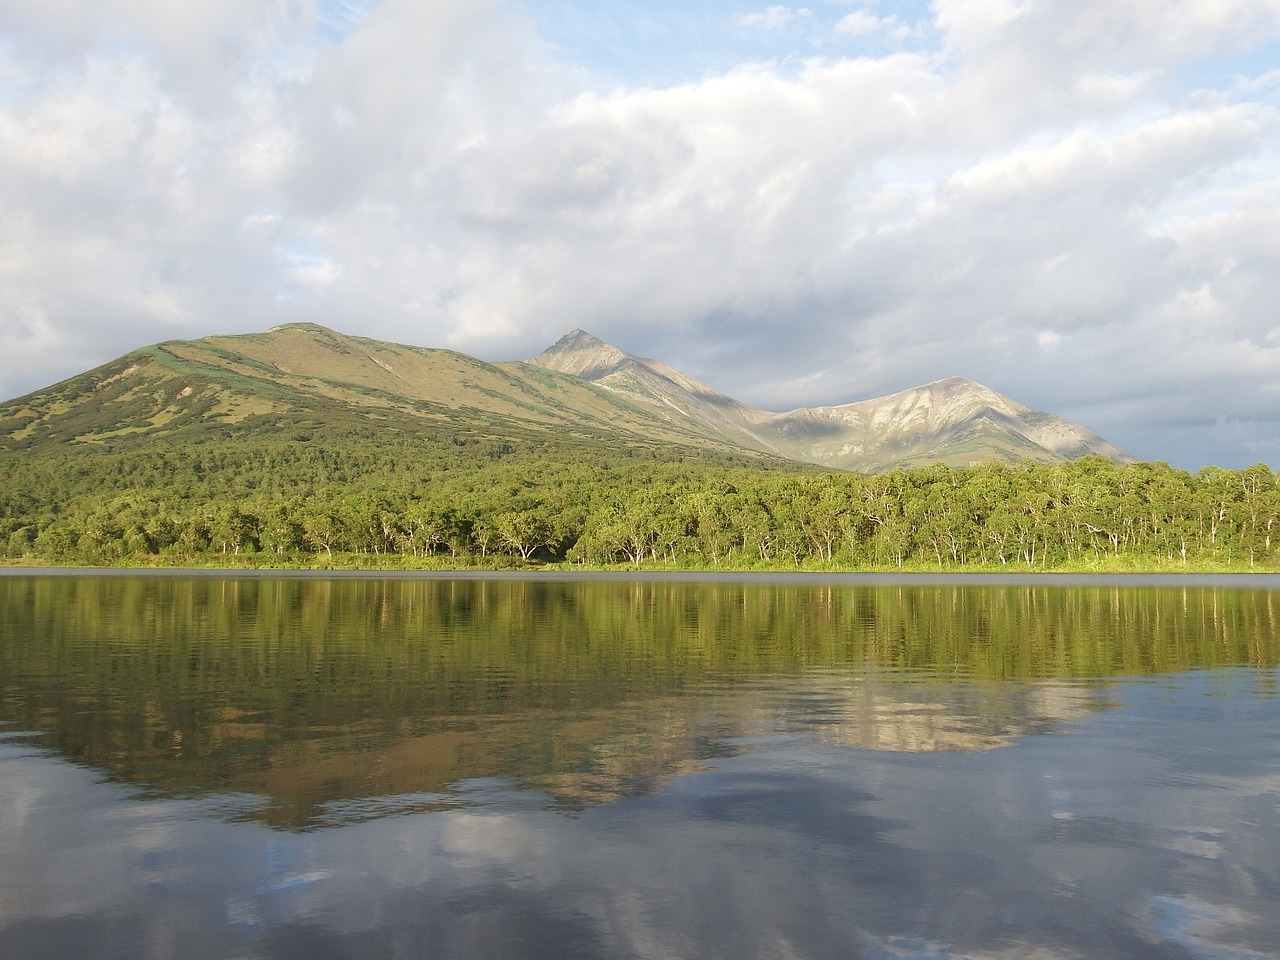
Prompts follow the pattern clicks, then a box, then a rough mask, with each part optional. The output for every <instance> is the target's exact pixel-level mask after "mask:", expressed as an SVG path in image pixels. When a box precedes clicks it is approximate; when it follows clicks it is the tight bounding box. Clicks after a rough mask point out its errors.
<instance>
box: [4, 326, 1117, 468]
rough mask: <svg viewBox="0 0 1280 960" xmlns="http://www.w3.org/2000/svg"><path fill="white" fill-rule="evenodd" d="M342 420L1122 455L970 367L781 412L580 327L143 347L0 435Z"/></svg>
mask: <svg viewBox="0 0 1280 960" xmlns="http://www.w3.org/2000/svg"><path fill="white" fill-rule="evenodd" d="M343 431H359V432H361V433H362V434H364V435H376V434H377V433H378V432H380V431H390V432H396V433H399V434H405V435H409V436H421V437H431V438H435V439H440V438H454V439H456V440H460V441H465V440H468V439H472V440H486V441H494V442H499V443H501V442H507V441H513V440H532V441H537V442H541V443H565V442H576V443H586V444H606V445H608V446H610V447H611V448H615V449H617V448H619V447H630V448H635V449H648V450H654V451H660V452H663V453H675V454H677V455H680V454H681V453H683V454H686V455H712V454H714V455H719V456H749V457H751V458H753V459H760V458H762V457H764V458H784V459H787V460H793V461H800V462H804V463H811V464H819V465H823V466H827V467H836V468H840V469H845V470H858V471H867V472H874V471H881V470H886V469H891V468H893V467H897V466H912V465H917V464H922V463H929V462H939V461H940V462H944V463H947V464H951V465H961V464H968V463H972V462H975V461H980V460H984V459H987V458H991V457H995V458H998V459H1001V460H1008V461H1012V460H1022V459H1029V460H1035V461H1038V462H1055V461H1058V460H1062V459H1069V458H1074V457H1077V456H1080V455H1082V454H1086V453H1101V454H1103V455H1104V456H1107V457H1110V458H1112V459H1113V460H1117V461H1123V460H1126V459H1128V458H1127V457H1126V456H1125V454H1124V453H1122V452H1121V451H1119V450H1117V449H1116V448H1115V447H1113V446H1111V445H1110V444H1108V443H1107V442H1106V441H1105V440H1102V438H1100V437H1098V436H1096V435H1095V434H1092V433H1090V432H1089V431H1087V430H1085V429H1084V428H1083V427H1080V426H1077V425H1076V424H1072V423H1069V422H1067V421H1065V420H1062V419H1061V418H1058V417H1054V416H1052V415H1050V414H1046V413H1037V412H1034V411H1031V410H1029V409H1027V408H1026V407H1023V406H1021V405H1020V404H1017V403H1014V402H1013V401H1012V400H1009V399H1008V398H1006V397H1002V396H1001V395H1000V394H998V393H995V392H994V391H992V390H989V389H987V388H986V387H983V386H981V385H979V384H976V383H972V382H970V381H967V380H962V379H959V378H953V379H950V380H940V381H938V382H936V383H931V384H928V385H926V386H923V387H916V388H913V389H911V390H907V391H903V392H902V393H898V394H894V395H893V396H891V397H881V398H879V399H875V400H863V401H860V402H858V403H850V404H845V405H842V406H831V407H811V408H801V409H797V410H792V411H790V412H787V413H771V412H769V411H765V410H759V409H756V408H754V407H751V406H748V405H746V404H743V403H740V402H739V401H737V400H734V399H732V398H731V397H727V396H725V395H723V394H721V393H718V392H716V391H715V390H713V389H712V388H711V387H709V386H707V385H706V384H704V383H701V382H699V381H697V380H695V379H694V378H692V377H689V376H687V375H685V374H683V373H681V372H680V371H678V370H676V369H674V368H672V367H670V366H667V365H666V364H664V363H661V362H659V361H656V360H647V359H643V358H640V357H635V356H632V355H631V354H628V353H625V352H624V351H622V350H620V349H618V348H617V347H614V346H611V345H609V344H607V343H604V342H603V341H601V340H599V339H597V338H595V337H593V336H591V335H590V334H588V333H586V332H584V331H581V330H575V331H573V332H572V333H570V334H569V335H567V336H566V337H564V338H562V339H561V340H560V341H559V342H558V343H556V344H555V345H554V346H552V347H551V348H549V349H548V350H547V351H545V352H544V353H542V354H541V355H539V356H538V357H535V358H534V359H533V360H530V361H527V362H522V361H514V362H503V363H485V362H483V361H480V360H477V359H475V358H473V357H468V356H466V355H464V354H461V353H457V352H454V351H452V350H441V349H429V348H425V347H412V346H405V345H402V344H394V343H386V342H383V341H379V340H372V339H368V338H365V337H352V336H346V335H344V334H341V333H337V332H335V331H333V330H329V329H327V328H325V327H321V326H318V325H315V324H306V323H303V324H286V325H283V326H279V327H274V328H272V329H270V330H268V331H266V332H264V333H252V334H243V335H239V336H213V337H206V338H204V339H201V340H174V341H168V342H165V343H160V344H156V345H154V346H150V347H144V348H142V349H140V350H135V351H133V352H132V353H129V354H126V355H125V356H123V357H120V358H119V359H117V360H114V361H112V362H111V363H108V364H104V365H103V366H101V367H98V368H96V369H94V370H90V371H88V372H87V373H84V374H81V375H80V376H77V377H72V378H70V379H68V380H64V381H62V382H61V383H58V384H54V385H53V386H50V387H47V388H45V389H43V390H38V391H36V392H34V393H31V394H28V395H26V396H24V397H19V398H17V399H16V400H12V401H9V402H8V403H4V404H0V450H6V449H7V450H39V449H42V448H46V447H53V446H61V445H69V446H71V447H76V448H88V449H92V448H95V447H98V448H102V447H113V448H114V447H117V446H121V445H128V446H134V445H145V444H148V443H154V442H156V441H167V440H183V441H187V440H191V441H217V440H220V439H226V438H229V437H233V436H235V437H244V436H252V435H255V434H265V435H271V436H275V437H281V436H283V437H286V438H296V439H299V440H306V439H311V438H312V437H323V436H337V435H339V434H341V433H342V432H343Z"/></svg>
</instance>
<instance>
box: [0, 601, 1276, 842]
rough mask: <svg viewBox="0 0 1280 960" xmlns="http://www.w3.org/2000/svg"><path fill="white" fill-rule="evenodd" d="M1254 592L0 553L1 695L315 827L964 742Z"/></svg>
mask: <svg viewBox="0 0 1280 960" xmlns="http://www.w3.org/2000/svg"><path fill="white" fill-rule="evenodd" d="M1277 613H1278V611H1277V607H1276V604H1275V602H1274V596H1273V593H1272V592H1270V591H1266V590H1259V591H1250V590H1221V589H1211V588H1161V589H1148V590H1129V589H1125V588H1123V587H1072V588H1061V587H1043V586H1034V585H1032V586H985V587H972V586H961V585H925V586H904V585H901V584H899V585H893V586H833V585H816V586H808V585H806V586H795V585H778V584H759V585H753V584H750V583H732V584H708V583H680V582H584V581H573V580H567V581H533V580H494V581H485V580H447V579H428V580H406V579H395V580H381V579H376V578H368V579H364V578H361V579H314V578H296V579H291V578H287V577H286V578H279V579H257V578H245V579H241V578H236V577H190V578H184V577H145V576H139V577H122V578H121V577H110V578H100V577H39V576H33V577H5V578H0V704H2V713H0V718H2V719H4V720H7V721H10V722H11V723H12V724H14V725H15V726H16V727H18V728H21V729H28V730H35V731H39V732H40V733H41V734H42V735H43V737H42V742H43V743H45V744H46V745H47V746H49V747H50V748H52V749H53V750H55V751H57V752H58V753H60V754H62V755H65V756H67V757H69V758H72V759H74V760H76V761H77V762H80V763H84V764H88V765H90V766H93V767H97V768H100V769H104V770H107V771H109V772H110V774H111V776H112V777H113V778H115V779H117V780H120V781H123V782H127V783H130V784H134V785H136V786H137V787H138V788H140V789H143V790H146V791H159V792H161V793H167V794H177V795H191V794H197V795H204V794H234V795H241V796H245V797H248V798H257V799H256V800H252V801H246V803H244V804H243V805H241V806H239V807H238V808H237V812H236V816H239V817H250V818H255V819H261V820H263V821H264V822H267V823H270V824H272V825H275V826H279V827H289V828H306V827H315V826H321V825H332V824H339V823H343V822H350V821H352V820H361V819H367V818H370V817H377V816H382V815H386V814H388V813H401V812H406V811H413V810H424V809H438V808H445V807H456V806H459V805H465V804H467V803H471V802H473V798H472V796H471V793H470V792H469V790H468V789H467V788H466V785H467V784H469V783H471V782H474V781H477V780H485V779H500V780H504V781H509V782H511V783H513V784H516V785H518V786H519V787H520V788H521V789H525V790H529V791H535V792H537V793H538V794H540V795H541V796H543V797H544V798H545V800H546V802H547V803H548V804H549V805H550V806H552V807H554V808H561V809H569V810H581V809H585V808H587V807H590V806H592V805H596V804H600V803H607V802H610V801H613V800H616V799H617V798H619V797H624V796H634V795H642V794H645V793H648V792H651V791H653V790H655V789H657V788H659V787H660V785H661V784H662V783H664V782H666V781H668V780H669V779H670V778H672V777H674V776H677V775H680V774H683V773H687V772H690V771H694V770H699V769H702V768H703V767H704V766H705V764H706V763H707V761H708V760H710V759H712V758H715V757H721V756H726V755H730V754H734V753H739V752H741V751H743V750H747V749H750V748H751V747H752V745H753V744H760V743H769V742H772V741H774V740H776V738H779V737H784V738H786V737H789V738H798V739H801V740H804V741H806V742H812V743H823V744H843V745H847V746H851V747H857V748H862V749H872V750H890V751H972V750H985V749H990V748H994V747H1001V746H1005V745H1007V744H1009V743H1011V742H1013V741H1014V740H1016V739H1017V738H1019V737H1024V736H1028V735H1031V734H1036V733H1043V732H1048V731H1053V730H1056V729H1061V728H1063V726H1064V725H1066V724H1069V723H1070V722H1072V721H1074V720H1077V719H1079V718H1081V717H1083V716H1085V715H1087V714H1088V713H1089V712H1091V711H1095V710H1098V709H1100V708H1102V707H1104V706H1105V705H1106V703H1107V694H1106V692H1105V688H1103V687H1101V686H1099V685H1098V683H1097V681H1098V680H1099V679H1100V678H1107V677H1112V676H1136V675H1147V674H1153V673H1159V672H1166V671H1178V670H1187V669H1192V668H1204V667H1222V666H1236V665H1254V666H1274V665H1275V664H1276V662H1277V648H1276V637H1277V629H1276V627H1277Z"/></svg>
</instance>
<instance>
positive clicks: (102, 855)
mask: <svg viewBox="0 0 1280 960" xmlns="http://www.w3.org/2000/svg"><path fill="white" fill-rule="evenodd" d="M1278 588H1280V579H1277V578H1276V577H1272V576H1258V577H1239V578H1229V577H1219V578H1212V577H1182V578H1173V577H1169V578H1165V577H1145V578H1101V577H1096V578H1090V577H1077V578H1036V577H1009V578H1001V577H982V578H974V577H970V578H965V579H955V578H951V579H948V578H945V577H914V578H913V577H880V578H877V577H827V578H805V577H782V576H779V577H745V576H744V577H736V578H734V577H693V576H687V577H686V576H681V577H648V578H645V579H620V578H616V577H572V576H565V577H558V576H540V577H499V576H440V577H423V576H380V575H358V576H331V575H324V576H306V575H296V576H287V575H247V574H246V575H238V574H216V575H200V574H193V573H189V572H183V573H177V572H169V573H154V574H152V573H148V574H140V573H119V572H112V573H103V574H98V575H84V574H69V573H60V572H52V571H51V572H47V573H33V572H31V571H17V570H5V571H3V572H2V573H0V957H4V958H6V960H26V958H37V957H40V958H44V957H59V958H60V957H76V958H89V957H92V958H97V957H104V958H105V957H112V958H115V957H119V958H126V957H127V958H149V957H154V958H167V957H182V958H184V960H186V958H205V957H209V958H249V957H280V958H295V957H296V958H308V960H315V958H325V957H428V958H485V960H501V958H515V957H520V958H527V957H535V958H536V957H547V958H557V960H563V958H721V957H723V958H734V960H742V958H757V957H759V958H799V957H803V958H921V960H923V958H928V960H939V958H989V957H1008V958H1037V960H1041V958H1043V960H1050V958H1080V957H1089V958H1109V957H1117V958H1119V957H1124V958H1134V957H1138V958H1145V957H1152V958H1157V957H1158V958H1166V957H1167V958H1179V960H1186V958H1203V960H1257V958H1264V957H1278V956H1280V667H1278V664H1280V589H1278Z"/></svg>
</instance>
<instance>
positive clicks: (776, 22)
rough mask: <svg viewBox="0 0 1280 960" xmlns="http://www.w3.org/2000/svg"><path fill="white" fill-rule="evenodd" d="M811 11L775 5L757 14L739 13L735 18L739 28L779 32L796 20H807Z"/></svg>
mask: <svg viewBox="0 0 1280 960" xmlns="http://www.w3.org/2000/svg"><path fill="white" fill-rule="evenodd" d="M812 16H813V11H812V10H810V9H808V8H807V7H784V6H780V5H777V4H775V5H774V6H771V7H767V8H765V9H764V10H761V11H759V12H757V13H741V14H738V16H737V18H736V19H737V22H738V26H740V27H760V28H762V29H765V30H781V29H783V28H784V27H786V26H788V25H790V24H792V23H795V22H796V21H798V20H808V19H809V18H810V17H812Z"/></svg>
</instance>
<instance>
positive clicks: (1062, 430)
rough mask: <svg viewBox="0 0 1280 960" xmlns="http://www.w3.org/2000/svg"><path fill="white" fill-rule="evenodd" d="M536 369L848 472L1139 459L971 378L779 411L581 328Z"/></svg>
mask: <svg viewBox="0 0 1280 960" xmlns="http://www.w3.org/2000/svg"><path fill="white" fill-rule="evenodd" d="M529 362H530V363H534V364H537V365H539V366H543V367H547V368H549V369H551V370H557V371H560V372H562V373H569V374H572V375H573V376H576V377H580V378H582V379H583V380H587V381H590V382H591V383H594V384H595V385H596V386H598V387H602V388H604V389H605V390H608V391H610V392H612V393H615V394H618V395H619V396H621V397H624V398H626V399H627V400H629V401H631V402H633V403H635V404H638V405H642V406H644V407H647V408H648V409H650V410H651V411H653V412H654V413H655V414H656V415H657V416H659V417H661V418H663V419H665V420H667V421H668V422H669V423H671V424H672V425H673V426H676V425H679V426H680V427H683V428H685V429H690V430H697V431H700V432H706V433H712V434H714V435H716V436H718V437H720V438H722V439H723V440H724V441H725V442H727V443H731V444H734V445H739V446H745V447H748V448H750V449H753V450H758V451H760V452H763V453H769V454H773V455H775V456H781V457H786V458H788V459H792V460H800V461H803V462H806V463H815V464H821V465H824V466H829V467H837V468H840V469H843V470H856V471H863V472H879V471H883V470H889V469H893V468H895V467H910V466H918V465H921V464H925V463H945V464H947V465H949V466H967V465H969V464H972V463H978V462H981V461H983V460H987V459H992V458H994V459H999V460H1005V461H1017V460H1032V461H1035V462H1038V463H1055V462H1059V461H1062V460H1072V459H1075V458H1077V457H1081V456H1085V455H1087V454H1099V455H1101V456H1104V457H1107V458H1108V459H1111V460H1113V461H1115V462H1117V463H1123V462H1127V461H1130V460H1131V459H1132V458H1131V457H1129V456H1128V454H1126V453H1125V452H1124V451H1122V450H1120V449H1119V448H1118V447H1116V446H1114V445H1113V444H1111V443H1108V442H1107V441H1106V440H1104V439H1103V438H1102V437H1100V436H1098V435H1097V434H1096V433H1093V432H1092V431H1090V430H1088V429H1086V428H1085V427H1082V426H1080V425H1079V424H1076V423H1072V422H1070V421H1069V420H1064V419H1063V418H1061V417H1057V416H1054V415H1053V414H1050V413H1042V412H1039V411H1035V410H1031V409H1029V408H1028V407H1024V406H1023V405H1022V404H1020V403H1017V402H1015V401H1013V400H1010V399H1009V398H1008V397H1005V396H1002V395H1001V394H999V393H996V392H995V391H994V390H992V389H990V388H989V387H984V386H983V385H982V384H980V383H974V382H973V381H972V380H966V379H964V378H963V377H949V378H947V379H945V380H937V381H934V382H933V383H928V384H925V385H923V386H919V387H912V388H911V389H909V390H903V391H902V392H900V393H895V394H891V395H890V396H887V397H876V398H874V399H871V400H861V401H858V402H856V403H846V404H840V405H837V406H826V407H801V408H798V409H795V410H791V411H788V412H786V413H772V412H770V411H767V410H760V409H757V408H755V407H751V406H748V405H747V404H744V403H741V402H739V401H737V400H734V399H733V398H732V397H727V396H725V395H724V394H721V393H718V392H716V391H715V390H713V389H712V388H711V387H709V386H707V385H706V384H704V383H701V382H699V381H698V380H695V379H694V378H692V377H690V376H687V375H685V374H683V373H681V372H680V371H678V370H675V369H673V368H672V367H669V366H667V365H666V364H665V363H662V362H660V361H657V360H648V359H645V358H643V357H636V356H632V355H631V354H628V353H625V352H624V351H622V350H619V349H618V348H617V347H615V346H612V345H611V344H608V343H605V342H603V341H602V340H599V339H598V338H596V337H594V336H592V335H591V334H589V333H587V332H585V331H583V330H574V331H573V332H572V333H569V334H568V335H566V336H565V337H563V338H561V339H560V340H559V342H557V343H556V344H555V345H554V346H552V347H550V348H549V349H547V350H546V351H544V352H543V353H541V354H539V355H538V356H537V357H534V358H533V359H532V360H531V361H529Z"/></svg>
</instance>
